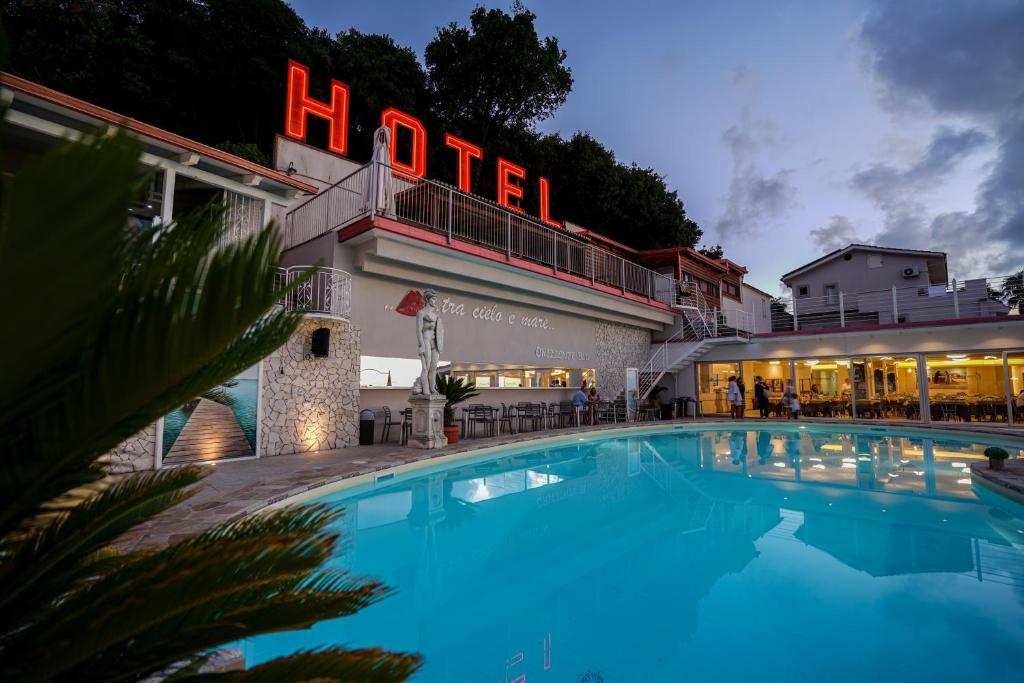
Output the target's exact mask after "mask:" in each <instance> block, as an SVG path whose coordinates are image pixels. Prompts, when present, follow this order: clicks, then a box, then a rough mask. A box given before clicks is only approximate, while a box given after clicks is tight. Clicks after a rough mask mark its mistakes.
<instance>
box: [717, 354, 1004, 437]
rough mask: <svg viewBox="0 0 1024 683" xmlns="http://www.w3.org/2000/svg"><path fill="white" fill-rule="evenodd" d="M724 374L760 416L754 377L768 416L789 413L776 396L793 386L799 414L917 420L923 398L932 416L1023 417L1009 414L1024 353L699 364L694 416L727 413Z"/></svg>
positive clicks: (999, 420) (986, 419)
mask: <svg viewBox="0 0 1024 683" xmlns="http://www.w3.org/2000/svg"><path fill="white" fill-rule="evenodd" d="M730 376H736V377H741V378H742V379H743V385H744V399H745V400H744V407H745V410H744V414H745V415H747V416H749V417H758V416H759V415H760V411H759V408H758V406H757V403H756V399H755V391H754V385H755V381H756V378H757V377H761V378H762V379H763V381H764V382H765V384H766V385H767V388H768V397H769V416H770V417H789V413H788V406H787V404H786V402H785V401H784V398H783V394H784V392H785V391H786V388H787V386H789V385H790V384H792V387H793V390H794V391H795V392H796V393H797V394H798V395H799V397H800V403H801V415H802V416H804V417H830V418H838V419H852V418H854V417H856V418H858V419H887V420H910V421H919V420H921V417H922V416H921V409H922V408H921V406H922V403H925V405H927V410H928V414H929V415H930V419H931V420H932V421H955V422H995V423H1007V422H1009V421H1010V419H1011V418H1014V417H1015V418H1016V419H1015V422H1016V423H1017V424H1020V423H1022V422H1024V415H1017V416H1013V415H1012V413H1013V410H1014V408H1013V405H1014V399H1015V397H1016V396H1017V395H1018V394H1019V393H1020V392H1021V391H1022V390H1024V351H1016V352H1008V353H1005V354H1003V353H1002V352H992V353H986V352H972V353H966V352H965V353H959V352H948V353H936V354H927V355H925V354H906V355H903V354H893V355H884V356H854V357H846V358H793V359H765V360H752V361H742V362H732V363H721V362H715V363H700V364H698V367H697V377H698V385H699V393H700V409H701V414H703V415H728V414H729V406H728V401H727V393H728V380H729V377H730ZM922 393H924V395H925V396H927V398H926V399H925V400H924V401H923V400H922Z"/></svg>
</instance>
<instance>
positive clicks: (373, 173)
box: [328, 160, 380, 220]
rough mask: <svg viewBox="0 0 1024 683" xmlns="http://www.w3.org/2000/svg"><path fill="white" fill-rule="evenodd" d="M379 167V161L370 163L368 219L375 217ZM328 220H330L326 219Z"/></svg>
mask: <svg viewBox="0 0 1024 683" xmlns="http://www.w3.org/2000/svg"><path fill="white" fill-rule="evenodd" d="M379 166H380V162H379V161H376V160H374V161H371V162H370V217H371V218H372V217H374V216H376V215H377V181H378V178H377V173H378V168H379ZM328 191H330V190H328ZM328 220H330V219H329V218H328Z"/></svg>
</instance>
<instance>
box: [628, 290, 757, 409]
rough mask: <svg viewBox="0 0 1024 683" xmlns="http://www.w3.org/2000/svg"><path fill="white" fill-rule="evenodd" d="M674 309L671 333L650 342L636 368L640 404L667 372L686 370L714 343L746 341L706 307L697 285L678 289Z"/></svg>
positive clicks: (744, 337) (746, 338) (746, 336)
mask: <svg viewBox="0 0 1024 683" xmlns="http://www.w3.org/2000/svg"><path fill="white" fill-rule="evenodd" d="M673 308H675V309H676V311H677V313H678V322H677V326H676V328H674V332H673V333H672V334H671V335H670V336H669V337H668V338H667V339H664V340H662V341H656V342H654V343H652V347H654V350H653V352H652V353H651V357H650V359H649V360H648V361H647V363H646V364H645V365H644V366H643V367H642V368H640V369H639V373H638V374H639V377H638V389H639V392H638V393H639V396H638V399H639V400H641V401H643V400H646V399H647V397H648V396H650V395H651V391H653V390H654V387H656V386H657V384H658V382H659V381H660V380H661V378H662V377H664V376H665V374H666V373H669V372H678V371H679V370H682V369H684V368H686V367H689V366H690V365H691V364H692V363H694V362H696V361H697V360H698V359H699V358H700V357H701V356H703V355H704V354H705V353H707V352H708V351H709V350H710V349H711V347H712V346H714V345H715V344H717V343H721V342H725V341H728V342H735V341H741V342H746V341H749V336H748V334H747V333H746V332H743V331H742V330H737V329H735V328H732V327H729V326H727V325H725V324H723V323H722V321H721V320H720V316H719V315H718V314H717V311H713V310H711V309H710V308H709V307H708V304H707V300H706V299H705V298H704V295H703V294H701V292H700V290H699V289H698V288H697V287H696V286H692V285H691V286H690V287H689V288H688V289H681V290H680V293H679V295H678V296H677V297H676V301H675V304H674V305H673Z"/></svg>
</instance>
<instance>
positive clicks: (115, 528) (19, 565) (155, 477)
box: [0, 467, 203, 630]
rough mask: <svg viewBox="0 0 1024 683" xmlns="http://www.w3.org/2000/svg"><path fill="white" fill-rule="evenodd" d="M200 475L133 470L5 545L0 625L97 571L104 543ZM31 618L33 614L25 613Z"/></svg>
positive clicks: (171, 502)
mask: <svg viewBox="0 0 1024 683" xmlns="http://www.w3.org/2000/svg"><path fill="white" fill-rule="evenodd" d="M202 477H203V473H202V471H201V470H199V469H198V468H194V467H179V468H175V469H171V470H162V471H158V472H147V473H145V474H137V475H134V476H131V477H128V478H126V479H123V480H121V481H120V482H118V483H115V484H114V485H113V486H111V487H109V488H107V489H106V490H104V491H102V492H100V493H99V494H97V495H95V496H92V497H91V498H88V499H86V500H85V501H84V502H82V503H79V504H77V505H75V506H74V507H72V508H71V509H70V510H68V511H66V512H63V513H61V514H59V515H57V516H56V517H55V518H53V519H51V520H50V521H49V523H48V524H47V525H46V526H44V527H42V528H36V529H31V530H29V531H28V532H27V533H26V535H25V537H24V538H23V540H22V541H21V542H20V543H19V544H18V546H17V548H16V549H12V548H10V547H7V548H5V550H6V551H7V553H6V557H5V558H4V560H3V563H2V566H3V573H2V574H0V630H3V629H4V628H6V627H8V626H9V624H7V623H5V621H4V618H3V617H4V616H5V615H9V614H11V613H12V612H13V613H19V614H22V615H26V614H29V612H30V610H27V608H26V607H25V603H27V602H28V603H35V604H40V605H47V604H52V603H54V602H56V601H58V600H59V599H60V598H61V597H63V596H64V595H65V594H66V593H68V592H69V591H70V590H71V589H72V587H73V583H74V582H75V581H76V580H79V579H84V578H88V577H89V576H95V575H96V572H97V570H98V567H95V566H93V562H92V561H93V560H99V559H103V558H102V557H98V556H97V553H99V552H100V551H101V550H102V549H103V548H104V547H105V546H107V545H108V544H109V543H111V542H113V541H114V540H116V539H117V538H118V537H120V536H121V535H122V534H124V533H125V532H126V531H128V530H129V529H131V528H132V527H134V526H135V525H136V524H139V523H140V522H143V521H146V520H147V519H150V518H151V517H153V516H155V515H157V514H159V513H161V512H163V511H164V510H167V509H169V508H171V507H173V506H175V505H177V504H178V503H180V502H181V501H183V500H185V499H186V498H188V497H190V496H191V495H192V494H193V491H189V490H186V489H187V487H189V486H191V485H192V484H194V483H196V482H197V481H199V480H200V479H201V478H202ZM29 617H30V618H31V615H30V614H29Z"/></svg>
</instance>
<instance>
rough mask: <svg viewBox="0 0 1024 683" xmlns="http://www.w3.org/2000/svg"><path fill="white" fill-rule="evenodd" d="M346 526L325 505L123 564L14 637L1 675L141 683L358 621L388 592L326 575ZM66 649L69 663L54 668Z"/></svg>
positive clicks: (230, 528)
mask: <svg viewBox="0 0 1024 683" xmlns="http://www.w3.org/2000/svg"><path fill="white" fill-rule="evenodd" d="M336 518H337V513H335V512H333V511H331V510H328V509H326V508H322V507H314V508H313V509H305V508H298V509H286V510H281V511H276V512H273V513H269V514H267V515H256V516H253V517H251V518H243V519H241V520H239V521H236V522H232V523H230V524H226V525H223V527H219V528H214V529H211V530H210V531H208V532H206V533H205V534H202V535H200V536H197V537H195V538H192V539H187V540H185V541H182V542H179V543H177V544H175V545H174V546H171V547H169V548H165V549H162V550H158V551H154V552H151V553H148V554H145V555H142V556H140V557H137V558H134V559H133V560H130V561H128V562H125V563H122V564H121V565H120V566H119V567H118V569H117V572H116V573H114V574H111V575H107V576H100V577H97V578H96V579H95V580H93V581H90V582H88V583H85V584H83V585H81V586H80V587H79V588H78V589H77V590H75V591H74V592H73V593H72V594H70V595H68V596H66V597H64V599H63V600H62V601H61V603H60V609H59V610H54V611H53V612H52V613H51V614H50V615H49V616H48V618H46V619H41V620H39V621H38V622H35V623H32V624H31V625H30V627H29V628H28V629H26V630H25V631H24V632H22V633H21V634H19V635H18V636H17V637H15V638H14V639H13V640H12V641H11V645H12V646H13V647H11V648H10V649H11V651H12V652H13V653H16V654H14V656H13V658H12V657H9V658H7V661H5V662H4V663H3V666H4V667H5V668H0V677H3V676H13V677H17V676H18V675H21V674H22V673H23V672H24V671H27V670H29V668H31V670H32V671H34V672H36V673H37V675H45V676H47V677H53V678H58V677H60V676H61V675H63V674H64V673H66V672H70V671H75V672H76V674H78V675H85V677H86V678H88V677H89V675H92V674H94V675H96V676H99V675H101V674H102V677H103V678H104V679H105V680H109V681H115V680H122V679H123V680H133V677H136V676H141V675H143V674H147V673H151V672H153V671H156V670H159V669H160V668H162V667H165V666H167V665H169V664H172V663H174V662H175V661H180V660H182V659H183V658H185V657H187V656H189V655H190V654H192V653H196V652H202V651H204V650H207V649H209V648H212V647H217V646H219V645H222V644H224V643H225V642H229V641H231V640H234V639H237V638H241V637H244V636H246V635H253V634H257V633H267V632H272V631H278V630H283V629H293V628H303V627H307V626H310V625H312V624H313V623H315V622H317V621H320V620H323V619H330V618H335V617H339V616H345V615H348V614H352V613H354V612H356V611H358V610H360V609H362V608H364V607H366V606H367V605H369V604H372V603H373V602H375V601H377V600H379V599H380V598H381V597H383V596H384V595H386V594H387V589H386V588H385V587H384V586H382V585H381V584H380V583H378V582H375V581H367V580H362V579H357V578H353V577H350V576H348V575H347V574H345V573H343V572H335V571H318V568H319V567H320V566H321V565H322V564H323V563H324V562H325V561H326V560H327V559H328V558H329V557H330V556H331V554H332V553H333V550H334V548H335V546H336V541H337V537H336V535H335V534H333V533H331V532H329V531H328V530H327V529H326V526H327V525H328V524H329V523H330V522H331V521H332V520H334V519H336ZM55 644H59V647H60V648H61V652H62V656H61V657H60V658H49V659H48V658H46V657H45V654H44V652H45V651H47V650H48V649H50V648H52V647H54V646H55ZM41 660H46V661H45V662H43V661H41Z"/></svg>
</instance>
